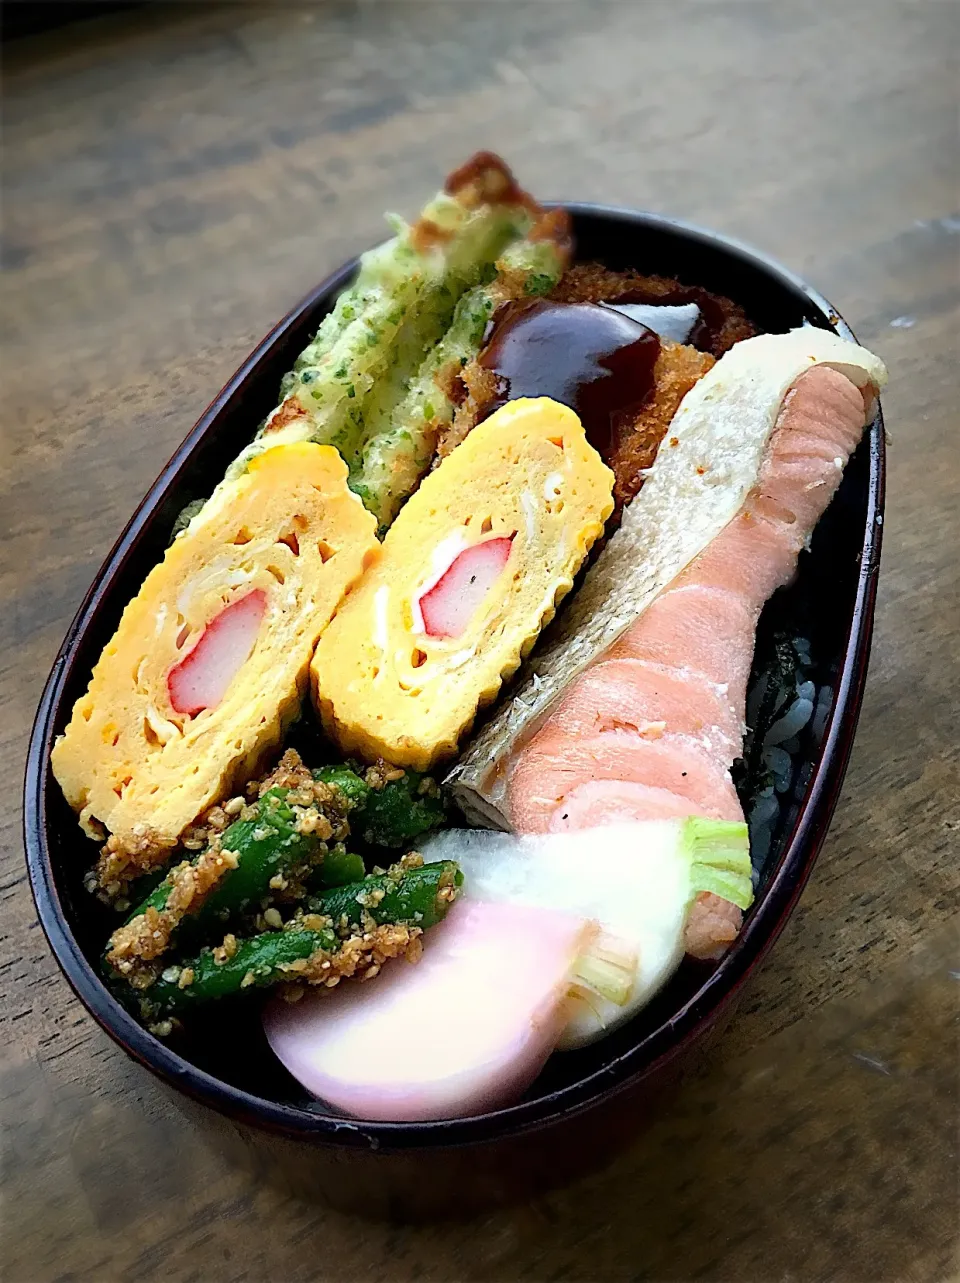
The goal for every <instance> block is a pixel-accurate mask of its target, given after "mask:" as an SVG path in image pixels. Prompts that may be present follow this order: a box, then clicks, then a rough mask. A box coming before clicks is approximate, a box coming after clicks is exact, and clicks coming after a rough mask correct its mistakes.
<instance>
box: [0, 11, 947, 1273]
mask: <svg viewBox="0 0 960 1283" xmlns="http://www.w3.org/2000/svg"><path fill="white" fill-rule="evenodd" d="M958 34H960V33H958V10H957V8H956V6H954V5H952V4H950V3H949V2H948V0H841V2H840V3H836V2H834V3H827V2H826V0H794V2H793V3H792V4H790V5H784V4H771V3H769V2H768V0H763V2H761V0H757V2H754V0H732V2H731V3H729V4H727V5H718V4H711V3H707V2H706V0H703V2H701V3H696V2H695V0H674V2H673V3H670V4H667V3H659V2H658V0H652V2H650V3H643V4H640V3H633V4H630V3H615V2H606V0H601V2H599V3H588V2H582V3H577V4H568V3H564V2H563V0H539V2H530V0H515V2H514V3H511V4H507V3H503V2H500V0H488V3H487V4H483V5H467V4H465V3H460V4H450V3H448V4H441V3H433V2H432V0H431V2H421V0H408V2H406V3H387V0H372V2H370V3H363V4H354V3H335V2H331V3H327V4H322V5H321V4H318V5H311V6H308V7H286V6H271V5H265V6H259V5H244V6H241V7H216V8H210V7H204V6H189V5H175V6H170V7H167V6H162V5H160V6H153V7H150V8H149V9H147V10H145V11H143V12H133V13H126V14H122V15H117V16H113V17H110V18H105V19H98V20H96V21H92V22H89V23H87V24H82V25H80V26H76V27H73V28H69V29H66V30H64V31H62V32H59V33H54V34H52V35H50V36H47V37H37V38H31V39H28V40H23V41H18V42H15V43H14V44H12V45H11V46H9V47H8V48H6V49H5V51H4V54H5V60H6V67H5V74H4V84H3V92H4V103H3V112H4V135H5V137H4V142H5V148H4V161H3V164H4V173H3V226H2V235H0V266H2V271H3V292H2V301H0V334H2V396H3V420H2V441H3V457H4V467H3V470H2V481H0V485H2V495H0V512H2V514H3V524H4V534H5V538H4V541H3V545H2V560H0V581H2V601H3V604H4V610H3V612H2V617H0V628H2V630H3V633H2V636H3V643H4V644H3V646H2V648H0V682H2V687H0V701H2V703H0V709H2V717H0V752H2V754H3V758H2V760H3V763H4V766H5V768H6V771H7V772H8V774H9V775H10V777H11V778H12V779H13V780H14V781H16V780H18V778H19V776H20V772H21V764H22V760H23V754H24V748H25V741H26V735H27V731H28V727H29V722H30V719H31V717H32V713H33V709H34V707H35V704H36V700H37V698H38V695H39V691H40V688H41V686H42V683H43V679H44V677H45V675H46V672H47V669H48V667H49V664H50V662H51V660H52V657H53V655H54V653H55V651H56V648H57V646H58V644H59V642H60V639H61V637H62V635H63V633H64V630H65V628H66V625H67V623H68V622H69V619H70V617H71V615H72V613H73V611H74V609H75V608H76V606H77V604H78V603H79V601H80V598H81V596H82V594H83V592H84V590H85V588H86V586H87V584H88V582H89V580H90V578H91V577H92V575H93V572H94V570H95V569H96V567H97V565H98V564H99V562H100V560H101V558H102V557H103V555H104V554H105V553H106V551H107V550H108V548H109V546H110V544H111V542H112V540H113V539H114V537H115V536H116V534H117V533H118V531H119V530H120V528H121V527H122V525H123V523H124V522H125V520H126V518H127V517H128V516H129V514H130V512H131V511H132V509H133V507H134V506H135V504H136V502H137V501H138V500H139V498H140V497H141V495H142V494H143V492H144V490H145V489H146V487H147V485H148V484H149V482H150V481H151V480H152V479H153V477H154V476H155V475H156V473H157V471H158V469H159V467H160V465H161V464H162V463H163V461H164V460H165V459H166V458H167V457H168V456H169V454H170V453H171V452H172V450H173V448H174V446H175V445H176V443H177V442H178V441H179V440H180V438H181V437H182V436H183V435H184V433H185V432H186V431H187V429H188V428H189V426H190V425H191V424H192V423H193V421H194V420H195V419H196V418H197V416H198V414H199V413H200V411H201V410H202V409H203V407H204V406H205V404H206V403H207V402H208V401H209V400H210V399H211V397H212V396H213V394H214V393H215V392H216V390H217V389H218V388H219V387H220V385H221V384H222V383H223V382H224V380H225V379H226V377H227V376H228V375H229V374H230V373H231V372H232V370H233V369H234V368H235V366H236V365H237V364H238V363H239V361H240V359H241V358H242V357H243V356H244V355H246V353H247V352H248V351H249V350H250V349H251V347H252V346H253V344H254V342H255V341H256V340H257V339H258V338H259V337H260V335H261V334H262V333H263V332H265V331H266V330H267V329H268V328H269V327H270V325H271V324H272V323H273V321H274V320H275V319H276V318H277V317H279V316H280V315H281V314H282V313H283V312H284V311H286V309H287V308H288V307H289V306H290V305H291V304H292V303H293V302H295V301H296V299H297V298H298V297H299V296H300V295H301V294H303V293H304V292H305V291H306V289H307V288H308V286H309V285H311V284H312V283H313V282H315V281H316V280H318V279H320V278H321V277H322V276H323V275H324V274H325V273H326V272H327V271H328V270H329V269H330V268H331V267H333V266H335V265H336V264H338V263H339V262H341V261H342V260H343V259H344V258H345V257H346V256H347V255H348V254H351V253H353V252H355V251H356V250H358V249H360V248H363V247H364V246H366V245H367V244H369V243H370V242H372V241H373V240H375V239H377V238H378V236H379V235H380V232H381V227H382V224H381V221H380V219H381V212H382V211H383V210H384V209H388V208H396V209H399V210H401V211H403V212H406V213H412V212H413V211H414V210H415V209H416V208H417V207H418V205H419V204H420V202H421V200H422V199H423V198H424V197H425V196H426V195H427V194H428V193H429V192H431V191H432V190H433V189H434V188H435V186H436V184H437V181H438V179H439V177H440V176H441V175H442V174H443V173H444V172H445V171H446V170H447V169H448V168H450V167H452V166H453V165H454V164H456V163H457V162H459V161H460V160H462V159H463V157H465V156H466V155H467V154H468V153H469V152H470V151H471V150H473V149H474V148H476V147H479V146H488V147H493V148H495V149H497V150H501V151H503V152H504V154H506V155H507V156H508V158H509V159H510V160H511V162H513V163H514V164H515V166H516V168H517V169H518V171H519V173H520V174H521V176H522V178H523V180H524V181H525V183H527V184H528V185H529V186H530V187H532V189H533V190H534V191H536V192H537V193H538V194H540V195H542V196H543V197H561V198H562V197H565V196H566V197H570V198H578V199H587V200H590V199H593V200H600V201H605V202H609V203H622V204H630V205H638V206H641V207H647V208H651V209H655V210H659V211H663V212H666V213H670V214H673V215H678V216H680V217H683V218H687V219H690V220H692V221H696V222H701V223H704V224H707V225H710V226H713V227H716V228H718V229H719V230H721V231H724V232H727V233H730V234H733V235H735V236H738V237H740V238H742V239H744V240H747V241H751V242H753V243H754V244H756V245H758V246H760V247H761V248H763V249H764V250H766V251H768V252H770V253H772V254H774V255H775V256H777V257H778V258H780V259H781V260H783V261H784V262H785V263H787V264H788V265H789V266H791V267H793V268H794V269H796V270H797V271H799V272H801V273H802V274H804V275H806V276H807V277H808V278H809V279H811V280H812V281H813V282H814V283H815V284H817V285H818V286H819V287H820V288H822V289H823V290H824V292H825V293H826V294H827V295H828V297H830V298H831V299H832V300H833V301H834V302H835V303H836V304H837V305H838V306H839V307H840V308H841V310H842V311H843V312H844V314H845V315H846V316H847V318H848V319H849V320H850V322H851V324H852V325H853V326H854V328H855V329H856V330H857V332H858V334H859V336H860V337H861V339H862V340H863V341H864V342H865V343H867V344H868V345H870V346H873V347H875V348H876V349H877V350H878V351H879V352H880V354H881V355H882V356H883V357H884V358H885V360H887V362H888V363H889V366H890V370H891V386H890V390H889V393H888V394H887V396H886V397H885V408H886V413H887V422H888V426H889V429H890V433H891V446H890V478H889V506H888V514H887V524H886V534H885V547H884V560H883V568H882V573H881V583H880V603H879V609H878V616H877V635H876V640H875V644H874V657H873V662H872V666H871V674H870V680H869V684H868V688H867V696H866V702H865V706H864V711H863V716H862V720H861V731H860V734H859V738H858V741H857V744H856V747H855V750H854V756H853V761H852V764H851V767H850V771H849V774H848V777H847V783H846V786H845V790H844V796H843V800H842V802H841V805H840V808H839V811H838V814H837V819H836V822H835V825H834V827H833V829H832V831H831V835H830V838H829V840H828V843H827V847H826V849H825V851H824V853H823V856H822V857H821V860H820V863H819V865H818V867H817V870H816V873H815V875H814V877H813V880H812V881H811V883H810V885H809V887H808V889H807V891H806V892H805V894H804V897H803V900H802V903H801V905H800V907H799V909H798V911H797V913H796V915H795V916H794V918H793V919H792V922H791V924H790V926H789V928H788V930H787V932H786V934H785V936H784V938H783V939H782V940H781V942H780V944H779V945H778V947H777V950H776V952H775V953H774V955H773V957H772V959H771V961H770V962H769V963H768V965H767V967H766V969H765V971H764V972H763V973H762V975H761V977H760V978H759V980H758V982H757V983H756V984H755V986H754V988H753V990H752V992H751V995H750V997H749V998H748V1000H747V1002H746V1003H745V1004H744V1007H743V1009H742V1012H741V1015H740V1016H739V1018H738V1020H737V1021H736V1022H735V1023H734V1024H733V1026H732V1027H731V1028H730V1030H729V1032H728V1033H727V1034H726V1035H725V1037H724V1038H723V1040H722V1041H721V1042H720V1043H719V1045H718V1046H717V1048H716V1049H715V1051H714V1053H713V1055H712V1058H711V1063H710V1064H709V1065H708V1066H707V1068H706V1069H705V1070H704V1072H703V1073H702V1074H701V1075H699V1077H698V1078H696V1079H695V1080H694V1081H693V1082H692V1083H690V1084H689V1085H688V1087H687V1089H686V1090H685V1091H684V1092H683V1093H682V1095H681V1096H680V1097H679V1098H678V1099H677V1101H676V1102H675V1103H674V1104H673V1105H671V1106H669V1107H667V1108H666V1109H665V1111H664V1114H663V1116H662V1118H660V1119H659V1120H658V1122H657V1123H656V1125H655V1126H654V1127H653V1129H652V1130H651V1131H650V1132H649V1133H647V1134H645V1135H644V1136H642V1137H639V1138H638V1139H637V1140H636V1141H635V1142H634V1143H633V1145H632V1148H631V1149H630V1150H629V1152H628V1153H627V1154H626V1155H625V1156H624V1158H622V1159H621V1160H620V1161H619V1162H618V1163H617V1164H616V1165H615V1166H614V1167H613V1168H611V1169H610V1170H608V1171H607V1172H605V1173H601V1174H600V1175H598V1176H595V1177H591V1178H590V1179H589V1180H586V1181H583V1182H581V1183H580V1184H579V1185H578V1186H577V1187H575V1188H573V1189H571V1190H569V1191H565V1192H561V1193H557V1194H553V1195H550V1196H547V1197H544V1198H543V1199H542V1200H539V1201H538V1202H537V1203H536V1204H535V1205H532V1206H530V1207H527V1208H521V1209H512V1210H509V1211H503V1212H498V1213H496V1214H494V1215H491V1216H490V1217H487V1218H484V1219H482V1220H479V1221H474V1222H470V1223H468V1224H465V1225H462V1226H458V1227H450V1226H439V1225H437V1226H428V1227H420V1228H416V1229H414V1228H410V1227H407V1228H400V1227H386V1226H383V1225H373V1224H367V1223H363V1222H360V1221H357V1220H354V1219H352V1218H348V1217H345V1216H342V1215H339V1214H335V1213H332V1212H329V1211H326V1210H324V1209H323V1208H320V1207H318V1206H315V1205H313V1204H311V1203H310V1202H308V1201H303V1200H302V1199H298V1198H294V1197H292V1196H290V1195H286V1194H284V1193H283V1192H281V1191H279V1190H278V1189H275V1188H273V1187H272V1186H269V1185H266V1184H264V1183H263V1181H262V1180H261V1179H260V1178H259V1177H258V1176H257V1175H256V1173H252V1172H251V1171H250V1170H248V1169H247V1168H245V1167H244V1166H242V1165H239V1166H237V1165H233V1164H228V1165H224V1163H223V1161H222V1159H221V1157H220V1156H219V1155H218V1154H217V1153H216V1152H214V1151H213V1150H211V1149H209V1148H208V1145H207V1142H206V1140H205V1138H204V1136H203V1135H202V1133H200V1132H198V1131H197V1130H196V1129H195V1128H194V1127H193V1126H192V1125H191V1124H190V1122H189V1121H188V1120H187V1119H186V1118H185V1117H184V1116H183V1115H182V1114H181V1113H180V1111H179V1109H178V1107H177V1105H176V1103H175V1102H174V1101H173V1099H172V1097H171V1096H170V1095H169V1094H168V1093H167V1092H166V1091H165V1090H163V1089H161V1088H160V1087H158V1086H157V1085H156V1084H155V1083H154V1082H153V1081H152V1080H151V1079H149V1078H148V1077H147V1076H146V1075H145V1074H144V1073H143V1072H142V1071H140V1070H139V1069H138V1068H137V1067H136V1066H134V1065H132V1064H131V1063H129V1062H128V1061H127V1060H126V1058H125V1057H124V1056H123V1055H122V1053H121V1052H120V1051H119V1050H118V1049H117V1048H115V1047H114V1046H113V1045H112V1043H110V1042H109V1041H108V1040H107V1039H106V1037H105V1036H104V1035H103V1034H101V1033H100V1032H99V1030H97V1029H96V1028H95V1027H94V1026H93V1024H92V1022H91V1021H90V1020H89V1019H88V1018H87V1017H86V1016H85V1015H84V1013H83V1012H82V1010H81V1008H80V1007H79V1004H78V1003H77V1002H76V1001H75V1000H74V999H73V997H72V995H71V993H70V991H69V990H68V988H67V986H66V984H65V982H64V981H63V980H62V979H61V977H60V975H59V973H58V971H57V969H56V966H55V964H54V962H53V960H52V958H51V956H50V954H49V952H48V951H47V948H46V946H45V943H44V940H43V938H42V935H41V933H40V931H39V929H38V927H37V924H36V921H35V918H34V914H33V906H32V903H31V901H30V896H29V891H28V889H27V886H26V882H25V875H24V870H23V863H22V852H21V846H20V837H19V827H18V824H19V821H18V816H17V814H16V806H15V798H14V793H15V789H11V790H10V799H9V800H10V805H9V806H8V807H7V808H6V809H5V813H4V818H3V851H2V869H0V976H2V981H0V983H2V986H3V1000H2V1007H0V1021H2V1026H3V1035H2V1038H3V1049H2V1052H0V1103H2V1109H3V1141H4V1163H3V1173H2V1175H3V1182H2V1194H3V1197H2V1204H0V1223H2V1239H3V1243H2V1246H3V1252H2V1260H3V1277H4V1278H6V1279H9V1280H10V1281H11V1283H21V1281H23V1283H47V1281H48V1280H49V1281H50V1283H52V1281H53V1280H55V1279H82V1278H83V1279H85V1278H94V1277H95V1278H97V1279H98V1280H102V1281H103V1283H111V1281H112V1280H126V1279H132V1278H137V1279H141V1280H150V1279H161V1278H162V1279H164V1280H168V1281H169V1283H187V1280H191V1279H199V1280H205V1281H206V1280H214V1281H215V1283H216V1281H218V1280H221V1279H223V1280H233V1279H237V1280H240V1279H246V1280H252V1281H253V1283H259V1281H260V1280H265V1279H267V1278H274V1277H277V1278H280V1277H282V1278H288V1279H290V1280H300V1279H303V1280H306V1279H327V1278H329V1279H331V1280H332V1279H338V1280H347V1279H363V1280H367V1279H370V1280H374V1279H383V1280H407V1279H414V1278H418V1279H421V1280H447V1279H461V1278H462V1279H476V1280H486V1279H489V1280H508V1279H515V1278H516V1279H519V1278H524V1279H550V1278H563V1279H584V1280H587V1279H610V1280H612V1279H658V1280H659V1279H664V1280H666V1279H670V1280H686V1279H693V1278H697V1279H706V1280H712V1281H716V1283H720V1281H721V1280H727V1279H734V1278H736V1279H738V1280H747V1281H749V1283H754V1281H756V1283H764V1281H765V1280H773V1279H777V1280H780V1279H783V1280H786V1279H790V1280H792V1281H793V1283H807V1281H808V1280H809V1281H810V1283H813V1280H821V1279H831V1280H834V1279H836V1280H861V1279H863V1280H871V1281H874V1280H890V1281H891V1283H892V1281H894V1280H897V1281H899V1280H917V1281H918V1283H920V1281H922V1283H930V1281H932V1280H941V1279H946V1278H948V1277H954V1275H953V1274H952V1270H953V1269H954V1268H955V1266H956V1261H957V1257H956V1251H957V1246H958V1242H960V1235H958V1201H957V1175H958V1169H957V1156H956V1146H955V1143H954V1142H955V1129H956V1122H957V1117H958V1073H957V1066H958V1056H957V1052H958V1047H957V1038H956V1017H957V1013H958V1002H957V997H958V987H957V981H958V972H960V960H958V929H957V928H958V921H960V913H958V906H960V862H958V859H957V856H958V829H960V772H958V742H960V736H958V734H957V725H958V714H960V706H958V705H960V700H958V694H957V692H958V689H960V681H958V672H957V653H958V650H960V592H958V569H957V567H958V556H957V549H958V546H960V518H958V504H957V499H956V495H957V488H958V483H960V446H958V440H957V435H956V424H957V419H956V392H955V370H956V361H957V356H958V347H957V332H958V327H957V320H958V318H957V286H958V250H960V209H958V207H957V199H958V197H957V183H956V178H957V130H956V107H957V91H956V85H955V80H954V78H953V77H952V75H951V69H950V65H949V51H950V49H951V47H953V48H954V49H955V47H956V40H957V36H958Z"/></svg>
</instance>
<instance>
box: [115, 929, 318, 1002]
mask: <svg viewBox="0 0 960 1283" xmlns="http://www.w3.org/2000/svg"><path fill="white" fill-rule="evenodd" d="M339 943H340V942H339V940H338V938H337V936H336V934H335V932H333V931H332V930H330V929H329V928H325V929H323V930H320V931H306V930H300V931H264V932H262V933H261V934H260V935H256V936H251V937H250V938H249V939H247V940H241V941H239V942H238V943H237V946H236V950H235V951H234V952H233V953H232V954H231V955H229V956H224V953H223V952H222V949H223V946H220V948H219V949H210V948H206V949H201V950H200V952H199V953H198V954H197V955H196V957H193V958H190V959H188V960H187V961H185V962H182V963H177V964H174V965H172V966H169V967H167V968H166V970H165V971H164V972H163V973H162V974H161V975H160V976H159V977H158V978H157V979H156V981H155V982H154V983H153V984H152V985H150V986H149V988H147V989H144V990H141V991H132V992H134V993H136V996H137V997H138V998H139V1000H140V1005H141V1008H142V1010H143V1013H144V1015H146V1016H148V1017H158V1016H161V1015H173V1014H176V1013H177V1012H182V1011H183V1010H184V1009H186V1008H189V1007H192V1006H195V1005H198V1004H200V1003H204V1002H212V1001H214V1000H216V999H218V998H229V997H231V996H233V995H234V994H241V993H243V992H244V991H245V990H248V989H251V990H252V989H265V988H269V987H270V986H271V985H275V984H279V983H281V982H282V981H284V980H291V979H294V978H295V975H296V972H295V970H293V968H292V966H291V964H296V963H297V962H299V961H300V960H301V959H309V958H312V957H314V956H316V955H318V954H333V953H335V952H336V950H337V947H338V945H339Z"/></svg>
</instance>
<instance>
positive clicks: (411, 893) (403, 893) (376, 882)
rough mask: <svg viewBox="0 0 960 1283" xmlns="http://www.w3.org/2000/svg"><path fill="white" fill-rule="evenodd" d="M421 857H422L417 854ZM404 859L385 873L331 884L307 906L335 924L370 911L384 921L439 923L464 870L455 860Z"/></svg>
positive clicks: (378, 922)
mask: <svg viewBox="0 0 960 1283" xmlns="http://www.w3.org/2000/svg"><path fill="white" fill-rule="evenodd" d="M416 858H419V857H416ZM410 859H411V857H407V860H401V861H400V862H399V863H398V864H395V865H393V866H392V868H390V869H388V870H387V871H386V873H371V874H370V875H369V876H368V877H366V878H364V879H363V881H362V882H351V883H348V885H346V886H340V887H332V888H331V889H330V890H328V891H325V892H324V893H323V894H322V895H319V896H312V897H310V899H309V900H308V902H307V903H308V907H309V909H310V911H311V912H313V913H320V914H323V915H324V916H325V917H329V918H331V919H332V920H333V923H334V925H335V926H336V925H337V924H339V923H341V922H342V921H343V920H344V919H346V921H347V922H348V923H354V922H360V921H362V919H363V917H364V916H365V915H369V916H370V917H371V918H372V919H373V921H374V922H376V923H377V924H378V925H380V924H382V923H413V924H415V925H416V926H421V927H432V926H435V925H436V923H438V922H439V921H440V920H441V918H443V916H444V914H445V913H446V912H447V909H448V908H449V907H450V905H451V903H452V902H453V900H454V899H455V897H456V893H457V890H458V889H459V887H460V886H461V885H462V883H463V874H462V873H461V872H460V870H459V868H458V867H457V865H456V864H455V863H454V862H453V861H452V860H439V861H437V862H436V863H434V864H420V865H419V867H418V866H417V865H416V864H414V863H412V862H408V861H410Z"/></svg>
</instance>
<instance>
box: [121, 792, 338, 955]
mask: <svg viewBox="0 0 960 1283" xmlns="http://www.w3.org/2000/svg"><path fill="white" fill-rule="evenodd" d="M290 794H291V790H289V789H286V788H271V789H268V790H267V791H266V792H265V793H264V794H263V796H262V797H261V798H260V799H259V801H257V802H256V803H254V804H253V806H252V807H251V808H249V810H250V812H251V814H248V815H246V817H245V818H240V819H237V820H236V821H234V823H233V824H231V825H230V827H229V828H228V829H226V831H225V832H224V833H223V834H221V835H219V837H218V838H217V840H216V841H215V843H213V844H212V845H210V846H208V847H207V848H206V849H205V850H203V851H201V852H200V853H199V854H198V855H197V856H196V857H195V858H194V859H193V861H192V862H184V863H181V864H179V865H178V866H177V867H176V868H175V869H172V870H171V871H170V873H168V874H167V876H166V877H165V878H164V879H163V881H162V882H161V883H160V884H159V885H158V886H157V887H155V888H154V890H153V891H151V893H150V894H149V895H148V896H147V897H146V899H145V900H143V901H142V902H141V904H139V905H138V906H137V908H136V909H135V910H134V911H133V913H132V914H130V916H129V917H128V918H127V920H126V922H125V923H124V924H123V926H122V927H119V928H118V929H117V930H116V931H114V933H113V935H112V936H111V937H110V941H109V943H108V945H107V950H106V961H107V964H108V965H109V966H111V967H113V968H114V969H115V970H119V971H121V972H122V973H123V972H129V971H130V969H131V968H132V967H133V966H134V965H135V960H137V959H139V960H140V961H141V962H143V961H152V960H153V959H155V958H158V957H160V956H162V954H163V953H165V952H166V950H167V948H169V946H170V943H171V940H172V938H173V936H174V934H175V932H177V931H178V929H179V928H180V927H181V926H185V925H187V924H189V927H190V932H191V934H193V935H197V934H198V933H199V932H200V931H201V930H202V929H203V928H204V927H205V926H208V925H209V924H211V923H213V922H220V921H223V920H225V919H227V918H229V917H230V916H231V915H232V914H235V913H238V912H240V911H241V910H242V909H244V908H245V907H246V906H247V905H249V904H251V903H259V902H262V901H263V899H265V898H266V897H268V896H270V895H271V894H274V893H277V894H281V893H282V892H283V891H284V890H286V888H287V887H288V886H289V885H290V884H291V883H293V884H298V883H301V882H302V881H303V880H304V879H305V878H306V876H307V874H308V873H309V872H310V871H311V869H312V868H313V867H314V866H315V865H317V864H319V863H320V862H321V861H322V859H323V855H324V851H325V850H326V847H325V844H324V842H323V838H324V837H325V836H326V837H329V836H330V832H331V826H330V824H329V821H326V823H325V824H321V823H320V820H321V819H322V818H325V817H321V816H320V815H319V814H312V813H310V812H304V811H303V810H302V809H298V808H296V807H295V806H294V805H292V804H291V802H290ZM307 815H309V824H308V825H307V826H306V827H305V824H304V820H305V818H306V816H307Z"/></svg>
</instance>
